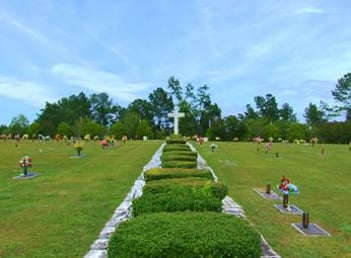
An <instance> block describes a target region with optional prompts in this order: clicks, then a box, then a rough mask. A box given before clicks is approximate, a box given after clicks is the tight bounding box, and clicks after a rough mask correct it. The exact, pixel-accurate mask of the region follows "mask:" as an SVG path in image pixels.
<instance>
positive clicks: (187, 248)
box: [108, 212, 261, 258]
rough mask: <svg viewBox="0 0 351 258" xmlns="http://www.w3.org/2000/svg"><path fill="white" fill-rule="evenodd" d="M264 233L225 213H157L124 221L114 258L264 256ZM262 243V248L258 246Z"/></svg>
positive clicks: (110, 253) (110, 251)
mask: <svg viewBox="0 0 351 258" xmlns="http://www.w3.org/2000/svg"><path fill="white" fill-rule="evenodd" d="M260 241H261V239H260V236H259V234H258V233H257V232H256V231H255V230H254V229H253V228H252V227H251V226H250V225H249V224H248V223H247V222H246V221H244V220H242V219H239V218H237V217H235V216H231V215H226V214H223V213H212V212H202V213H194V212H181V213H153V214H148V215H144V216H140V217H137V218H133V219H132V220H130V221H127V222H124V223H122V224H120V226H119V227H118V228H117V231H116V233H115V234H113V235H112V237H111V240H110V243H109V246H108V257H110V258H112V257H113V258H127V257H128V258H129V257H143V258H161V257H162V258H164V257H167V258H179V257H187V258H191V257H216V258H217V257H245V258H246V257H257V258H258V257H260V256H261V248H260ZM258 247H259V248H258Z"/></svg>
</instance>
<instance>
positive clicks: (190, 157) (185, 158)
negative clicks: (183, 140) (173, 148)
mask: <svg viewBox="0 0 351 258" xmlns="http://www.w3.org/2000/svg"><path fill="white" fill-rule="evenodd" d="M170 154H171V153H170ZM161 161H162V162H168V161H192V162H197V157H196V156H193V155H173V154H171V155H162V157H161Z"/></svg>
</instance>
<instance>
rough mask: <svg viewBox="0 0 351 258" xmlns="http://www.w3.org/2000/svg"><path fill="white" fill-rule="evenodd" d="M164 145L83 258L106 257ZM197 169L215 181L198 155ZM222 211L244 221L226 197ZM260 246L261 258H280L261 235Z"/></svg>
mask: <svg viewBox="0 0 351 258" xmlns="http://www.w3.org/2000/svg"><path fill="white" fill-rule="evenodd" d="M165 145H166V144H165V143H164V144H162V145H161V146H160V148H159V149H158V150H157V151H156V152H155V154H154V155H153V156H152V158H151V160H150V161H149V163H147V165H145V166H144V168H143V171H142V172H141V175H140V176H139V177H138V178H137V180H136V181H135V183H134V185H133V186H132V188H131V189H130V191H129V192H128V194H127V196H126V198H125V199H124V200H123V201H122V203H121V204H120V205H119V206H118V207H117V208H116V210H115V212H114V214H113V215H112V217H111V219H110V220H109V221H108V222H107V223H106V224H105V227H104V228H103V229H102V230H101V232H100V235H99V237H98V238H97V239H96V240H95V241H94V243H93V244H92V245H91V247H90V250H89V251H88V253H87V254H86V255H85V256H84V258H106V257H107V246H108V240H109V237H110V236H111V234H112V233H113V232H114V231H115V230H116V228H117V227H118V225H119V224H120V223H122V222H123V221H126V220H129V219H130V218H131V217H132V215H131V214H132V201H133V200H134V199H135V198H138V197H140V196H141V195H142V188H143V187H144V185H145V181H144V172H145V171H147V170H149V169H151V168H155V167H161V155H162V150H163V147H164V146H165ZM188 145H189V146H190V148H191V149H192V151H195V152H197V151H196V149H195V147H194V146H193V145H191V144H189V143H188ZM197 163H198V168H199V169H204V168H206V169H209V170H210V171H211V173H212V175H213V178H214V180H215V181H217V180H218V179H217V176H216V174H215V172H214V171H213V169H212V168H211V167H208V166H207V165H206V161H205V160H204V159H203V158H202V157H201V155H200V154H198V161H197ZM222 211H223V213H226V214H230V215H234V216H237V217H240V218H242V219H246V216H245V213H244V210H243V209H242V207H241V206H240V205H239V204H238V203H236V202H235V201H234V200H233V199H232V198H231V197H229V196H226V197H225V198H224V199H223V200H222ZM261 246H262V250H263V256H262V258H280V256H279V255H278V254H277V253H276V252H275V251H274V250H273V249H272V248H271V247H270V245H269V244H268V243H267V241H266V240H265V239H264V237H263V236H262V234H261Z"/></svg>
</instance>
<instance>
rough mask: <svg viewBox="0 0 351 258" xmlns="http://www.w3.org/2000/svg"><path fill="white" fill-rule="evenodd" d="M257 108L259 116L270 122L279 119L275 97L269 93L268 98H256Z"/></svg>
mask: <svg viewBox="0 0 351 258" xmlns="http://www.w3.org/2000/svg"><path fill="white" fill-rule="evenodd" d="M255 102H256V107H257V109H258V112H259V114H260V115H261V116H262V117H263V118H265V119H267V120H268V121H270V122H274V121H276V120H278V119H279V109H278V104H277V101H276V99H275V97H274V96H273V95H272V94H270V93H268V94H266V97H262V96H257V97H255Z"/></svg>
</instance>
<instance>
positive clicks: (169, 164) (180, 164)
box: [162, 160, 197, 168]
mask: <svg viewBox="0 0 351 258" xmlns="http://www.w3.org/2000/svg"><path fill="white" fill-rule="evenodd" d="M162 167H163V168H196V167H197V161H178V160H174V161H164V162H162Z"/></svg>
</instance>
